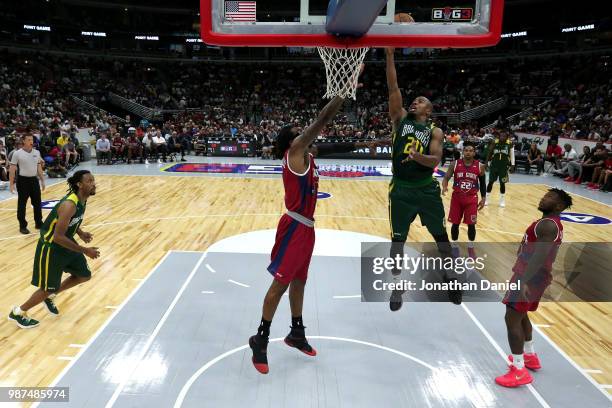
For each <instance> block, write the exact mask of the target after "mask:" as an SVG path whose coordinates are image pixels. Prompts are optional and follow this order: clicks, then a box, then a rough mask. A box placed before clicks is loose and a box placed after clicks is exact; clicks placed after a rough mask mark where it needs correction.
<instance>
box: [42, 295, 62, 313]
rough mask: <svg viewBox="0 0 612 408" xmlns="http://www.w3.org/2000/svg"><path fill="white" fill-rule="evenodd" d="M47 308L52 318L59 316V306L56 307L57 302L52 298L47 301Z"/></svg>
mask: <svg viewBox="0 0 612 408" xmlns="http://www.w3.org/2000/svg"><path fill="white" fill-rule="evenodd" d="M45 306H47V311H48V312H49V313H50V314H51V315H52V316H58V315H59V310H58V309H57V306H55V302H54V301H53V299H52V298H50V297H48V298H46V299H45Z"/></svg>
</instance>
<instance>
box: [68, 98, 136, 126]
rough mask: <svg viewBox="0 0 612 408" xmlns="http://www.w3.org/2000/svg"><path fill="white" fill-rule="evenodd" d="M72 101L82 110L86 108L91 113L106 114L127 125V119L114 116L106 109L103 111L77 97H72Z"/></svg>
mask: <svg viewBox="0 0 612 408" xmlns="http://www.w3.org/2000/svg"><path fill="white" fill-rule="evenodd" d="M72 100H73V101H74V103H76V104H77V105H78V106H80V107H81V108H84V109H87V110H90V111H93V112H98V113H102V114H104V115H106V116H110V117H111V118H112V119H113V120H115V121H117V122H121V123H125V119H123V118H120V117H119V116H117V115H113V114H112V113H110V112H107V111H105V110H104V109H102V108H100V107H98V106H96V105H94V104H91V103H89V102H87V101H86V100H83V99H81V98H79V97H76V96H74V95H72Z"/></svg>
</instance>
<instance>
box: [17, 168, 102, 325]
mask: <svg viewBox="0 0 612 408" xmlns="http://www.w3.org/2000/svg"><path fill="white" fill-rule="evenodd" d="M68 186H69V190H68V194H67V195H66V196H65V197H64V198H62V199H61V200H60V202H59V203H57V205H56V206H55V207H54V208H53V210H51V213H50V214H49V216H48V217H47V219H46V220H45V222H44V223H43V225H42V227H41V229H40V238H39V240H38V244H37V246H36V254H35V256H34V268H33V273H32V285H34V286H37V287H38V290H36V291H35V292H34V293H33V294H32V296H30V299H28V300H27V301H26V302H25V303H24V304H22V305H21V306H14V307H13V308H12V310H11V312H10V314H9V320H13V321H14V322H15V323H16V324H17V326H19V327H21V328H22V329H30V328H33V327H36V326H38V324H39V322H38V321H37V320H35V319H32V318H31V317H29V316H28V315H27V311H28V310H30V309H31V308H32V307H34V306H36V305H38V304H40V303H42V302H44V303H45V306H46V308H47V310H48V311H49V313H50V314H51V315H53V316H57V315H58V314H59V311H58V310H57V307H56V306H55V302H54V300H53V298H54V297H55V295H56V294H57V293H59V292H63V291H65V290H67V289H70V288H72V287H74V286H76V285H78V284H80V283H83V282H86V281H88V280H89V279H90V278H91V271H90V270H89V267H88V266H87V260H86V259H85V256H88V257H89V258H92V259H95V258H97V257H98V256H100V252H99V251H98V248H92V247H89V248H86V247H83V246H81V245H79V244H78V243H77V242H76V240H75V239H74V236H75V235H78V236H79V237H80V238H81V239H82V240H83V241H84V242H85V243H89V242H91V240H92V239H93V236H92V235H91V234H90V233H89V232H85V231H83V230H81V223H82V222H83V216H84V214H85V206H86V204H87V199H88V198H89V197H90V196H92V195H95V194H96V182H95V179H94V176H93V174H91V173H90V172H89V171H88V170H79V171H77V172H75V173H74V175H73V176H72V177H70V178H69V179H68ZM63 272H68V273H69V274H70V277H69V278H67V279H65V280H64V281H63V282H62V280H61V279H62V273H63Z"/></svg>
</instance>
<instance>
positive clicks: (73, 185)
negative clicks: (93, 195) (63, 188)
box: [68, 170, 91, 194]
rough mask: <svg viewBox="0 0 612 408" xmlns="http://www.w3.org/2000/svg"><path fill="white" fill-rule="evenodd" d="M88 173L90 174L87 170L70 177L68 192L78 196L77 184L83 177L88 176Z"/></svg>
mask: <svg viewBox="0 0 612 408" xmlns="http://www.w3.org/2000/svg"><path fill="white" fill-rule="evenodd" d="M90 173H91V172H90V171H89V170H79V171H77V172H75V173H74V174H73V175H72V177H70V178H69V179H68V192H69V193H74V194H78V193H79V186H78V183H80V182H81V180H83V176H84V175H86V174H90Z"/></svg>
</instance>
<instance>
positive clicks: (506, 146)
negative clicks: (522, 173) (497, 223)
mask: <svg viewBox="0 0 612 408" xmlns="http://www.w3.org/2000/svg"><path fill="white" fill-rule="evenodd" d="M496 133H497V134H496V135H495V136H496V138H495V139H494V140H491V143H490V144H489V148H488V149H487V150H488V155H487V163H490V165H489V184H488V185H487V198H486V200H485V205H489V197H490V196H491V195H490V193H491V190H493V183H495V181H496V180H497V179H498V178H499V193H500V196H499V206H500V207H505V206H506V183H507V182H508V181H509V177H508V169H514V146H512V142H511V141H510V140H508V132H507V131H505V130H500V131H499V132H496Z"/></svg>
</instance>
